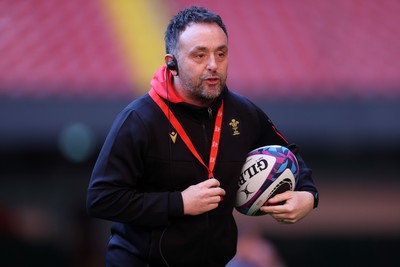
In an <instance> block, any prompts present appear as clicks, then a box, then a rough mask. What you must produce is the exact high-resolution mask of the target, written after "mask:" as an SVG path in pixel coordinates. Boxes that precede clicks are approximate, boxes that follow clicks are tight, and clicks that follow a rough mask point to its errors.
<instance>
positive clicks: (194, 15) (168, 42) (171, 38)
mask: <svg viewBox="0 0 400 267" xmlns="http://www.w3.org/2000/svg"><path fill="white" fill-rule="evenodd" d="M191 23H217V24H218V26H220V27H221V29H222V30H223V31H224V32H225V34H226V36H228V32H227V31H226V27H225V24H224V23H223V22H222V19H221V17H220V16H219V15H218V14H215V13H214V12H211V11H210V10H208V9H206V8H204V7H199V6H191V7H189V8H186V9H184V10H182V11H180V12H179V13H178V14H177V15H176V16H175V17H173V18H172V19H171V20H170V21H169V24H168V26H167V30H166V31H165V36H164V40H165V50H166V52H167V54H174V52H175V49H176V45H177V43H178V39H179V36H180V35H181V33H182V32H183V31H184V30H185V29H186V27H187V26H188V25H189V24H191Z"/></svg>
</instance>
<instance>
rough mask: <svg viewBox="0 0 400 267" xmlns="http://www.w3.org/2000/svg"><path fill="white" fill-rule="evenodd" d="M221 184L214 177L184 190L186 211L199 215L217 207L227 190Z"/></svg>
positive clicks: (183, 196) (187, 213) (189, 213)
mask: <svg viewBox="0 0 400 267" xmlns="http://www.w3.org/2000/svg"><path fill="white" fill-rule="evenodd" d="M219 186H220V183H219V181H218V180H217V179H215V178H212V179H208V180H206V181H204V182H201V183H198V184H195V185H192V186H189V187H188V188H187V189H185V190H184V191H183V192H182V199H183V209H184V213H185V214H186V215H199V214H202V213H204V212H207V211H210V210H213V209H215V208H217V207H218V203H219V202H221V201H222V199H223V198H222V197H223V196H224V195H225V190H224V189H222V188H221V187H219Z"/></svg>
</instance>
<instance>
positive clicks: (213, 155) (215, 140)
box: [149, 89, 224, 178]
mask: <svg viewBox="0 0 400 267" xmlns="http://www.w3.org/2000/svg"><path fill="white" fill-rule="evenodd" d="M149 95H150V97H151V98H152V99H153V100H154V102H156V104H157V105H158V106H159V107H160V108H161V110H162V111H163V112H164V114H165V116H166V117H167V118H168V119H169V120H170V122H171V124H172V126H173V127H174V128H175V129H176V131H177V132H178V134H179V135H180V136H181V138H182V140H183V142H184V143H185V144H186V146H187V147H188V148H189V150H190V151H191V152H192V154H193V155H194V156H195V157H196V158H197V160H198V161H199V162H200V163H201V164H202V165H203V166H204V167H206V169H207V171H208V178H213V177H214V174H213V170H214V167H215V163H216V159H217V154H218V148H219V139H220V136H221V125H222V114H223V110H224V102H223V101H222V104H221V107H220V108H219V110H218V113H217V117H216V119H215V125H214V134H213V137H212V142H211V150H210V160H209V166H207V165H206V164H205V163H204V161H203V160H202V158H201V157H200V155H199V153H198V152H197V150H196V148H195V147H194V145H193V143H192V141H191V140H190V138H189V136H188V135H187V134H186V132H185V129H183V127H182V125H181V124H180V123H179V121H178V119H177V118H176V117H175V115H174V114H173V113H172V112H171V110H170V109H169V107H168V106H167V104H165V102H164V101H163V100H162V99H161V97H160V96H159V95H158V94H157V93H156V91H155V90H154V89H151V90H150V91H149Z"/></svg>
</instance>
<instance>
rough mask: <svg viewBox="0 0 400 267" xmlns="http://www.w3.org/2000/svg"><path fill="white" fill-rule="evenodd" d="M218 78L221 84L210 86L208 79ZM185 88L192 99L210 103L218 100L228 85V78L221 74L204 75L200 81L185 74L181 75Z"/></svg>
mask: <svg viewBox="0 0 400 267" xmlns="http://www.w3.org/2000/svg"><path fill="white" fill-rule="evenodd" d="M211 76H214V77H215V76H218V77H219V83H217V84H208V83H207V81H206V80H207V78H209V77H211ZM179 78H180V80H181V83H182V85H183V87H184V88H185V89H186V90H188V91H189V92H190V95H191V98H192V99H194V100H196V101H199V102H201V103H209V102H210V101H213V100H214V99H216V98H218V97H219V96H220V95H221V93H222V91H223V89H224V88H225V85H226V78H227V77H226V76H224V75H222V74H220V73H212V74H204V75H202V76H201V77H200V78H199V79H193V78H192V77H190V76H187V75H185V74H184V73H180V74H179Z"/></svg>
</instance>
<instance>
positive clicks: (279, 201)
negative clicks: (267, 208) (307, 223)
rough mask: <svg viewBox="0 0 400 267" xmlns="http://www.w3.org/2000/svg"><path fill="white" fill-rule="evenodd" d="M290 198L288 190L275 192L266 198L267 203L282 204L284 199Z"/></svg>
mask: <svg viewBox="0 0 400 267" xmlns="http://www.w3.org/2000/svg"><path fill="white" fill-rule="evenodd" d="M289 198H290V191H285V192H283V193H280V194H277V195H275V196H273V197H271V198H270V199H268V201H267V203H268V204H269V205H283V204H285V201H286V200H288V199H289Z"/></svg>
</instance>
